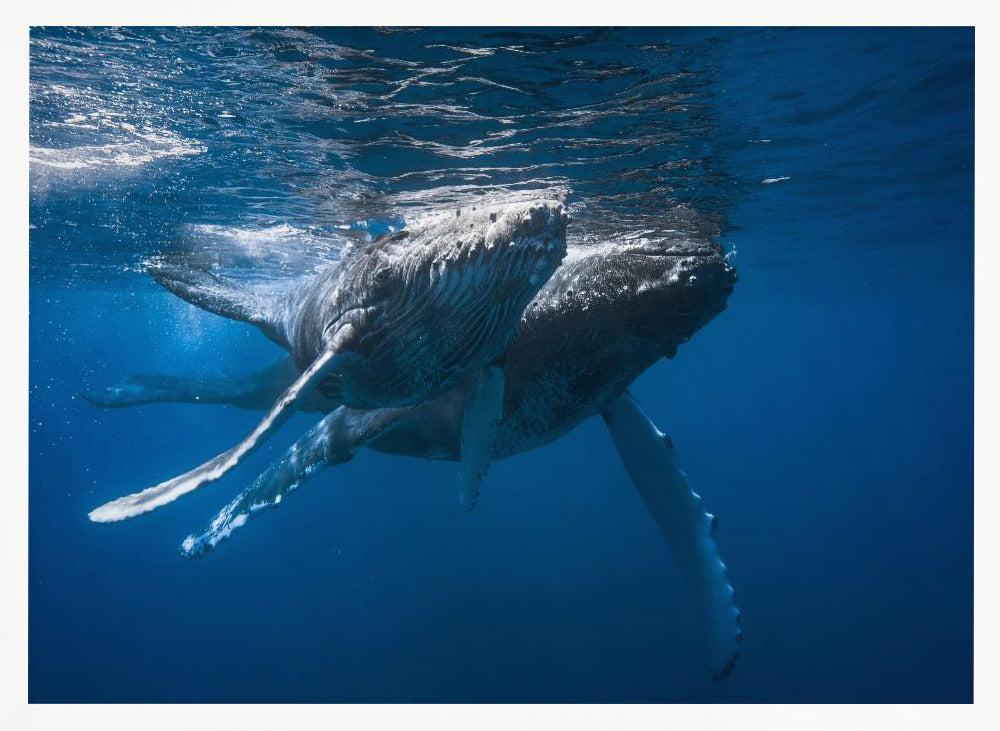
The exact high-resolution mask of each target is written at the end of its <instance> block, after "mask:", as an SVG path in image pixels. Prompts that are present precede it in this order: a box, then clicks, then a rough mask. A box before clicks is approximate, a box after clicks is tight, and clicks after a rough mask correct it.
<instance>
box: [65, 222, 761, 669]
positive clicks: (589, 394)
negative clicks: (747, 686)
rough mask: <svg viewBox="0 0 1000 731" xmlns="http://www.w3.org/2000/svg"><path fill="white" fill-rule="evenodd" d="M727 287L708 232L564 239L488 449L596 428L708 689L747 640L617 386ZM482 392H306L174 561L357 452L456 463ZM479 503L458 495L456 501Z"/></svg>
mask: <svg viewBox="0 0 1000 731" xmlns="http://www.w3.org/2000/svg"><path fill="white" fill-rule="evenodd" d="M692 228H697V227H694V226H692ZM735 281H736V275H735V271H734V269H733V268H732V267H731V266H729V264H728V263H727V261H726V259H725V257H724V256H723V255H722V251H721V248H720V246H719V245H718V244H717V243H716V242H715V240H714V237H712V236H711V235H708V234H704V233H699V234H697V235H694V234H687V233H683V232H676V233H674V234H671V235H667V236H663V237H661V238H659V239H657V240H647V239H644V238H641V237H633V238H621V239H620V240H608V241H604V242H603V243H600V244H586V245H580V244H572V243H571V244H570V245H569V246H568V248H567V254H566V256H565V259H564V260H563V261H562V263H561V264H560V266H559V267H558V268H557V269H556V271H555V273H554V274H552V276H551V277H550V278H549V279H548V281H547V282H546V283H545V284H544V285H543V286H542V287H541V289H540V290H539V291H538V292H537V294H536V295H535V296H534V298H533V299H532V300H531V302H530V303H529V304H528V306H527V307H526V308H525V310H524V312H523V314H522V316H521V322H520V325H519V326H518V328H517V332H516V334H515V336H514V338H513V340H512V341H511V342H510V343H509V345H508V347H507V349H506V351H505V353H504V357H503V370H504V375H505V389H504V391H503V393H502V410H501V416H500V419H499V422H498V423H497V424H496V426H495V429H494V430H492V432H491V441H490V444H489V445H488V457H489V459H492V460H498V459H503V458H505V457H509V456H512V455H514V454H518V453H520V452H524V451H527V450H530V449H533V448H535V447H539V446H541V445H544V444H546V443H548V442H551V441H553V440H556V439H558V438H560V437H561V436H563V435H565V434H566V433H568V432H569V431H571V430H572V429H573V428H574V427H576V426H577V425H579V424H580V423H581V422H583V421H584V420H586V419H588V418H590V417H593V416H600V417H601V418H602V419H603V421H604V423H605V425H606V427H607V429H608V431H609V434H610V436H611V438H612V441H613V443H614V445H615V447H616V449H617V451H618V454H619V456H620V458H621V460H622V463H623V465H624V467H625V470H626V472H627V474H628V476H629V478H630V479H631V481H632V482H633V484H634V485H635V487H636V489H637V490H638V492H639V495H640V497H641V499H642V500H643V502H644V504H645V505H646V506H647V508H648V509H649V511H650V513H651V515H652V517H653V520H654V522H655V524H656V525H657V527H658V529H659V530H660V532H661V534H662V535H663V536H664V538H665V539H666V542H667V544H668V547H669V550H670V552H671V555H672V557H673V559H674V561H675V562H676V564H677V566H678V568H679V570H680V573H681V576H682V579H683V580H684V583H685V585H686V586H687V588H688V590H689V592H690V594H691V596H692V599H693V601H694V605H695V608H696V610H697V613H698V618H699V621H700V624H701V626H702V630H703V634H704V638H705V642H706V647H707V654H708V665H709V670H710V673H711V675H712V677H713V678H714V679H717V680H719V679H722V678H724V677H726V676H727V675H728V674H729V673H730V672H731V671H732V669H733V667H734V665H735V662H736V659H737V657H738V655H739V647H740V643H741V640H742V631H741V629H740V623H741V614H740V612H739V610H738V609H737V608H736V606H735V604H734V599H733V597H734V593H733V589H732V586H731V584H730V582H729V579H728V575H727V570H726V567H725V565H724V564H723V562H722V561H721V559H720V557H719V554H718V550H717V547H716V543H715V532H716V520H715V517H714V516H713V515H711V514H710V513H708V512H707V511H706V509H705V507H704V503H703V501H702V499H701V497H700V496H699V495H698V494H697V493H695V492H694V490H693V489H692V487H691V484H690V481H689V480H688V477H687V475H686V474H685V473H684V471H683V470H682V469H681V468H680V465H679V461H678V456H677V453H676V450H675V449H674V446H673V443H672V441H671V439H670V438H669V437H668V436H666V435H665V434H663V433H662V432H661V431H660V430H659V429H658V428H657V427H656V425H654V424H653V423H652V421H651V420H650V419H649V418H648V417H647V416H646V415H645V414H644V413H643V411H642V409H641V407H640V405H639V404H638V403H636V401H635V400H634V399H633V398H632V397H631V396H630V395H629V393H628V388H629V386H630V384H631V383H632V382H633V381H634V380H635V379H636V378H637V377H638V376H639V375H641V374H642V373H643V372H644V371H645V370H646V369H647V368H649V367H650V366H651V365H653V364H654V363H655V362H657V361H658V360H659V359H660V358H663V357H667V358H673V357H674V356H675V354H676V353H677V349H678V346H680V345H681V344H682V343H684V342H686V341H687V340H688V339H690V338H691V336H692V335H693V334H694V333H695V332H696V331H697V330H698V329H700V328H701V327H702V326H704V325H705V324H707V323H708V322H709V321H710V320H712V319H713V318H714V317H715V316H716V315H718V314H719V313H720V312H722V311H723V310H724V309H725V307H726V305H727V300H728V297H729V295H730V294H731V293H732V291H733V287H734V284H735ZM297 373H298V369H297V368H296V366H295V364H294V362H293V360H292V359H291V358H285V359H282V360H280V361H278V362H276V363H274V364H272V365H271V366H269V367H267V368H265V369H263V370H260V371H257V372H255V373H252V374H249V375H247V376H244V377H242V378H234V379H231V380H230V379H225V380H223V379H214V380H204V379H192V378H184V377H179V376H165V375H142V376H133V377H131V378H129V379H126V380H125V381H124V382H122V383H120V384H117V385H114V386H111V387H106V388H101V389H96V390H92V391H88V392H86V393H85V394H84V395H85V397H86V398H87V399H89V400H90V401H91V402H93V403H95V404H97V405H99V406H101V407H106V408H112V407H123V406H130V405H136V404H143V403H155V402H166V401H185V402H192V403H202V404H209V403H215V404H231V405H235V406H239V407H242V408H247V409H266V408H267V407H268V405H269V404H270V403H271V401H273V399H274V398H275V397H276V395H277V394H280V393H281V392H282V390H283V389H284V388H286V387H287V385H288V383H290V382H291V381H292V380H294V378H295V377H296V375H297ZM480 386H481V384H480V383H478V382H477V381H476V379H475V378H472V377H467V378H466V379H465V380H463V382H462V383H460V384H458V385H457V386H455V387H454V388H451V389H450V390H447V391H445V392H443V393H441V394H440V395H438V396H436V397H434V398H431V399H428V400H426V401H423V402H421V403H417V404H413V405H409V406H401V407H400V406H397V407H388V408H375V409H364V408H355V407H352V406H349V405H340V406H336V405H335V404H334V403H332V402H331V401H329V400H328V399H327V398H326V397H325V396H323V395H322V394H321V393H318V392H314V393H313V394H312V395H311V396H310V398H309V399H306V400H304V401H301V402H299V403H298V404H297V408H299V409H300V410H304V411H315V412H321V413H324V414H326V415H325V416H324V417H323V418H322V419H321V420H320V421H319V422H318V423H317V424H316V425H315V426H314V427H313V428H312V429H311V430H310V431H309V432H308V433H307V434H305V435H304V436H303V437H301V438H300V439H299V440H298V441H297V442H296V443H295V444H294V445H293V446H292V447H291V448H289V449H288V450H287V451H286V452H285V454H284V455H283V456H281V457H280V458H279V459H277V460H276V461H274V462H273V463H272V464H271V466H270V467H269V468H268V469H267V470H266V471H265V472H264V473H263V474H261V475H260V476H258V477H257V479H256V480H254V482H253V483H252V484H251V485H250V486H249V487H247V488H246V489H245V490H244V491H243V492H242V493H241V494H240V495H239V496H237V497H236V499H235V500H233V501H232V502H231V503H229V504H228V505H227V506H226V507H225V508H223V509H222V510H221V512H220V513H219V514H218V515H217V516H216V517H215V519H214V520H213V521H211V523H210V524H209V525H208V526H207V527H206V528H205V529H204V530H203V531H202V532H200V533H199V534H197V535H191V536H189V537H188V538H187V539H186V540H185V541H184V542H183V544H182V548H181V550H182V553H184V554H185V555H187V556H189V557H195V556H201V555H204V554H205V553H207V552H209V551H211V550H212V549H214V548H215V547H216V546H217V545H218V544H219V543H220V542H221V541H223V540H225V539H226V538H228V537H229V536H230V535H231V534H232V533H233V531H234V530H235V529H237V528H239V527H240V526H242V525H244V524H246V523H247V522H248V521H249V520H251V519H253V518H256V517H258V516H260V515H262V514H264V513H265V512H267V510H266V509H267V508H272V507H275V506H277V505H278V504H280V503H281V501H282V499H283V498H284V497H285V496H286V495H288V494H289V493H290V492H291V491H293V490H295V489H296V488H298V487H300V486H301V485H302V484H303V483H304V482H305V481H306V480H307V479H309V478H310V477H312V476H314V475H315V474H316V473H317V472H319V471H320V470H321V469H323V468H324V467H328V466H330V465H335V464H339V463H344V462H347V461H349V460H350V459H352V457H353V456H354V454H355V453H356V452H357V451H358V450H360V449H362V448H364V447H367V448H369V449H372V450H375V451H379V452H383V453H388V454H396V455H404V456H410V457H419V458H424V459H437V460H449V461H459V460H462V459H463V449H464V448H465V444H464V442H463V432H464V430H463V422H464V421H465V413H466V402H467V400H468V399H470V398H471V397H474V393H475V391H476V390H477V389H480ZM474 497H475V496H463V498H462V499H463V505H464V504H465V501H468V500H474Z"/></svg>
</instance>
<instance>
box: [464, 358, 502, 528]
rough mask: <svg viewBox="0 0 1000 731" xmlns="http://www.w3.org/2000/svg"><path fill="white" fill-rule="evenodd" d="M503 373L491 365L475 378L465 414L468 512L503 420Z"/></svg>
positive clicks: (465, 492) (466, 502) (475, 497)
mask: <svg viewBox="0 0 1000 731" xmlns="http://www.w3.org/2000/svg"><path fill="white" fill-rule="evenodd" d="M503 390H504V372H503V367H501V366H490V367H488V368H483V369H482V370H480V371H477V372H476V373H475V374H474V375H473V376H472V381H471V382H470V384H469V392H468V394H467V395H466V397H465V413H464V414H463V415H462V453H461V454H462V477H461V485H460V493H459V499H460V501H461V504H462V510H463V511H465V512H469V511H470V510H472V509H473V508H474V507H476V501H477V500H479V483H480V482H482V479H483V477H484V476H485V475H486V470H487V469H488V468H489V465H490V448H491V447H492V446H493V439H494V437H495V436H496V431H497V424H499V423H500V419H501V418H502V417H503Z"/></svg>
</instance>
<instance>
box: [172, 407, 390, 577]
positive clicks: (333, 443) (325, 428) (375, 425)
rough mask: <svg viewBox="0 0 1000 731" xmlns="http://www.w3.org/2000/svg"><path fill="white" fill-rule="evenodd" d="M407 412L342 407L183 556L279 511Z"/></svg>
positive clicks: (187, 543) (193, 538)
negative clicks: (306, 485)
mask: <svg viewBox="0 0 1000 731" xmlns="http://www.w3.org/2000/svg"><path fill="white" fill-rule="evenodd" d="M407 411H408V409H374V410H371V411H366V410H361V409H351V408H348V407H346V406H341V407H339V408H337V409H335V410H334V411H332V412H330V413H329V414H327V415H326V416H325V417H324V418H323V419H321V420H320V421H319V423H317V424H316V426H314V427H313V428H312V429H310V430H309V431H308V432H307V433H306V434H305V435H304V436H303V437H302V438H300V439H299V440H298V441H296V442H295V444H293V445H292V446H291V447H289V448H288V450H287V451H286V452H285V454H284V455H283V456H282V457H281V459H279V460H277V461H276V462H274V463H273V464H272V465H271V466H270V467H268V468H267V470H266V471H265V472H263V473H262V474H261V475H260V476H259V477H257V479H256V480H254V481H253V483H252V484H251V485H250V487H248V488H247V489H246V490H244V491H243V492H242V493H240V495H239V496H237V498H236V499H235V500H233V501H232V502H231V503H229V505H227V506H226V507H224V508H223V509H222V510H221V511H220V512H219V514H218V515H217V516H216V517H215V519H214V520H213V521H212V522H211V523H210V524H209V526H208V527H207V528H206V529H205V530H204V531H202V533H201V534H199V535H190V536H188V537H187V538H185V539H184V542H183V543H182V544H181V553H183V554H184V555H185V556H187V557H188V558H197V557H200V556H203V555H205V554H206V553H208V552H210V551H212V550H213V549H214V548H215V547H216V546H218V544H219V543H221V542H222V541H224V540H226V539H227V538H229V536H230V535H232V533H233V531H234V530H236V529H237V528H239V527H241V526H243V525H245V524H246V522H247V521H249V520H252V519H253V518H256V517H258V516H259V515H261V514H263V513H264V512H265V511H266V510H267V509H268V508H275V507H277V506H278V505H279V504H280V503H281V502H282V500H283V499H284V498H285V496H286V495H288V494H289V493H290V492H292V491H294V490H295V489H297V488H298V487H299V485H301V484H302V483H303V482H304V481H305V480H307V479H308V478H310V477H312V476H313V475H315V474H317V473H318V472H319V471H320V470H322V469H323V468H324V467H326V466H328V465H331V464H340V463H343V462H347V461H349V460H350V459H351V458H353V457H354V454H355V452H357V451H358V450H359V449H361V447H363V446H364V445H365V444H367V443H368V442H369V441H371V440H372V439H375V438H376V437H378V436H379V435H380V434H382V433H384V432H385V431H386V430H388V429H389V428H391V427H392V426H393V424H395V423H396V421H397V420H399V419H400V418H401V417H402V416H403V415H404V414H405V413H406V412H407Z"/></svg>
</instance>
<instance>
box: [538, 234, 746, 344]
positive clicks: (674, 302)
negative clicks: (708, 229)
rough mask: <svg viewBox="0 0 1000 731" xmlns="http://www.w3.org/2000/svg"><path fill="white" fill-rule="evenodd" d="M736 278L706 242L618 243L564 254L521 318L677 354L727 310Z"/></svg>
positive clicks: (680, 238)
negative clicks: (553, 321)
mask: <svg viewBox="0 0 1000 731" xmlns="http://www.w3.org/2000/svg"><path fill="white" fill-rule="evenodd" d="M735 282H736V272H735V269H733V267H732V266H730V265H729V263H728V262H727V261H726V258H725V257H724V256H723V253H722V250H721V247H720V246H719V244H718V243H716V242H715V240H714V238H712V237H710V236H705V237H702V236H697V237H696V236H691V235H682V234H674V235H670V236H665V237H660V238H645V237H628V238H627V237H618V238H608V239H605V240H603V241H601V242H599V243H596V242H593V243H581V244H578V245H574V246H572V247H570V250H569V253H568V255H567V256H566V259H565V261H564V263H563V265H562V266H561V267H560V268H559V270H558V271H557V272H556V273H555V275H554V276H553V277H552V278H551V279H550V280H549V281H548V282H547V283H546V285H545V287H544V288H543V289H542V290H541V291H540V292H539V293H538V295H537V297H536V298H535V300H534V301H533V302H532V303H531V305H529V307H528V309H527V311H526V317H528V318H529V319H530V318H533V317H535V318H553V317H557V318H558V319H559V321H560V322H562V323H564V324H563V327H564V328H568V329H574V328H576V329H579V330H581V331H584V330H587V329H590V330H593V329H595V328H596V329H600V330H601V331H602V332H604V337H605V339H607V340H616V341H620V342H621V343H626V344H627V343H638V342H643V343H647V344H649V345H650V346H651V347H652V348H653V349H654V350H656V351H657V352H659V353H661V354H663V355H666V356H667V357H673V356H674V354H675V353H676V351H677V346H678V345H680V344H681V343H684V342H686V341H687V340H689V339H690V338H691V336H692V335H693V334H694V333H695V332H696V331H697V330H698V329H699V328H701V327H702V326H704V325H705V324H706V323H708V322H709V321H710V320H711V319H712V318H714V317H715V316H716V315H718V314H719V313H720V312H722V311H723V310H724V309H725V308H726V303H727V300H728V298H729V295H730V294H732V292H733V288H734V285H735Z"/></svg>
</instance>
